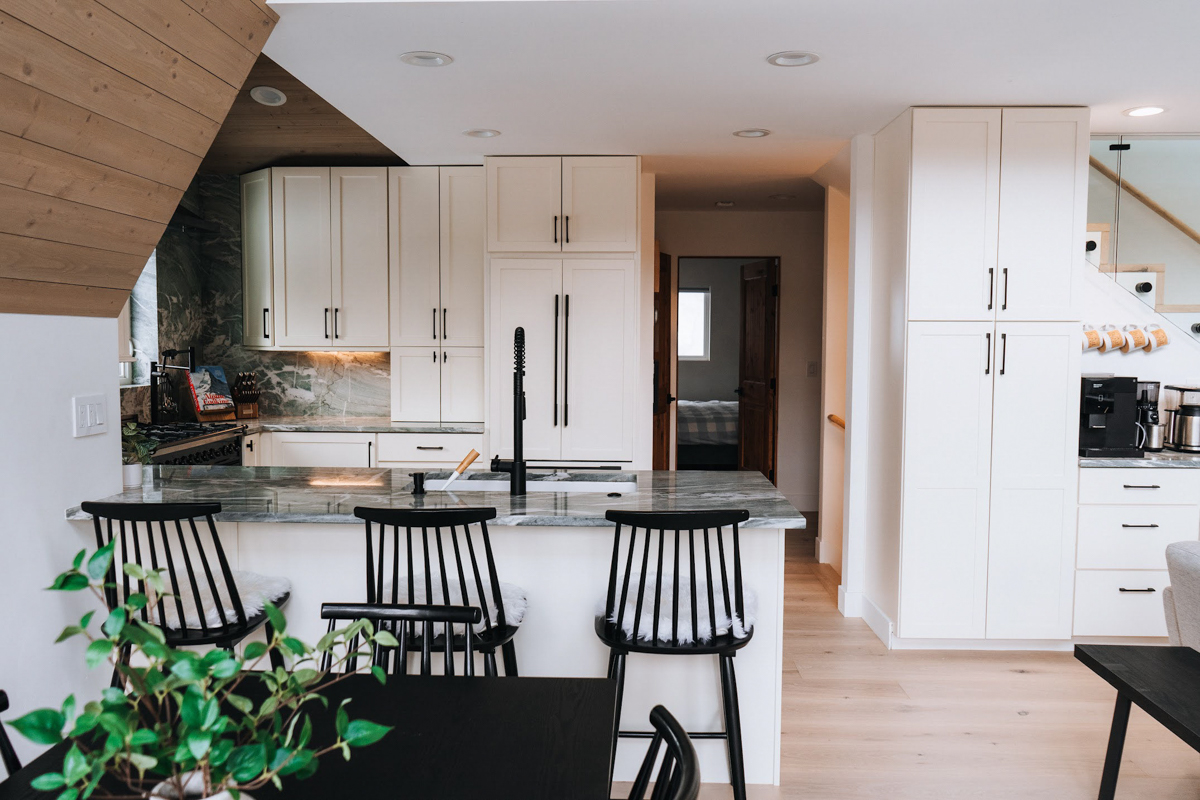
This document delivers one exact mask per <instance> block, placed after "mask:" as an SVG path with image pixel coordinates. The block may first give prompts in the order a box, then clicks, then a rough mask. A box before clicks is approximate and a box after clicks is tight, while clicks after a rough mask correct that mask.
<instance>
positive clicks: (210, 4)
mask: <svg viewBox="0 0 1200 800" xmlns="http://www.w3.org/2000/svg"><path fill="white" fill-rule="evenodd" d="M183 1H184V2H185V3H187V4H188V5H189V6H190V7H191V8H192V9H194V10H195V11H196V12H198V13H200V14H201V15H203V16H204V17H205V18H206V19H208V20H209V21H210V22H212V23H213V24H214V25H216V26H217V27H218V28H220V29H221V30H223V31H225V32H226V33H227V34H229V35H230V36H231V37H233V39H234V40H235V41H236V42H237V43H238V44H240V45H241V46H242V47H244V48H246V49H247V50H249V51H250V52H251V53H253V54H254V56H255V57H256V58H257V57H258V54H259V53H261V52H262V49H263V45H264V44H266V43H267V37H268V36H269V35H270V34H271V30H272V29H273V28H274V27H275V23H276V22H278V21H279V15H278V14H276V13H275V11H274V10H273V9H270V8H268V7H267V4H266V3H265V2H263V3H262V4H259V3H256V2H254V0H183Z"/></svg>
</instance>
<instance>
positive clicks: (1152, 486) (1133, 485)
mask: <svg viewBox="0 0 1200 800" xmlns="http://www.w3.org/2000/svg"><path fill="white" fill-rule="evenodd" d="M1123 486H1124V487H1125V488H1126V489H1161V488H1162V487H1161V486H1159V485H1158V484H1157V483H1126V484H1123Z"/></svg>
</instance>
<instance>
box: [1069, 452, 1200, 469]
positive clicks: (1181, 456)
mask: <svg viewBox="0 0 1200 800" xmlns="http://www.w3.org/2000/svg"><path fill="white" fill-rule="evenodd" d="M1079 466H1080V467H1084V468H1093V467H1109V468H1122V469H1124V468H1129V467H1133V468H1136V469H1200V453H1176V452H1173V451H1170V450H1164V451H1163V452H1161V453H1146V455H1145V456H1144V457H1143V458H1080V459H1079Z"/></svg>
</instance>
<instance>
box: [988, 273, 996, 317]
mask: <svg viewBox="0 0 1200 800" xmlns="http://www.w3.org/2000/svg"><path fill="white" fill-rule="evenodd" d="M995 299H996V268H995V267H988V311H991V310H992V304H993V302H994V301H995Z"/></svg>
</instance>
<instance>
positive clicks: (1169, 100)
mask: <svg viewBox="0 0 1200 800" xmlns="http://www.w3.org/2000/svg"><path fill="white" fill-rule="evenodd" d="M271 5H272V7H273V8H275V9H276V10H277V11H278V12H279V15H280V22H279V25H278V26H277V27H276V29H275V32H274V33H273V34H272V36H271V38H270V39H269V40H268V41H267V45H266V48H265V50H264V52H265V53H266V54H267V55H268V56H270V57H271V58H272V59H274V60H275V61H276V62H278V63H279V64H280V65H281V66H283V67H284V68H286V69H287V70H288V71H289V72H291V73H292V74H293V75H295V76H296V77H297V78H299V79H300V80H301V81H302V82H304V83H306V84H308V85H309V86H310V87H311V88H312V89H313V90H314V91H316V92H317V93H318V94H320V95H321V96H322V97H324V98H325V99H326V100H328V101H329V102H330V103H332V104H333V105H334V106H336V107H337V108H338V109H339V110H341V111H342V112H343V113H345V114H346V115H347V116H349V117H350V118H351V119H353V120H354V121H355V122H357V123H358V124H359V125H361V126H362V127H363V128H365V129H366V130H367V131H368V132H370V133H371V134H372V135H373V136H375V137H376V138H378V139H379V140H380V141H381V142H383V143H384V144H386V145H387V146H388V147H390V148H391V149H392V150H393V151H395V152H396V153H397V154H399V155H400V156H402V157H403V158H405V159H406V160H407V161H408V162H409V163H411V164H466V163H480V162H481V159H482V157H483V156H485V155H490V154H515V155H529V154H545V153H562V154H638V155H642V156H644V157H645V161H646V166H647V169H648V170H650V171H654V172H656V173H657V174H658V176H659V177H658V189H659V205H660V207H664V208H711V207H712V203H713V202H714V201H716V200H727V199H732V200H734V201H735V202H736V203H737V204H738V205H737V207H738V208H741V209H746V208H791V209H794V208H795V207H798V206H805V205H809V204H811V203H813V202H814V201H816V202H819V198H820V189H819V187H816V186H815V185H814V184H812V182H811V181H809V180H808V177H809V176H810V175H812V173H813V172H815V171H816V170H817V169H818V168H819V167H820V166H821V165H822V164H824V163H825V162H826V161H828V160H829V159H830V158H831V157H832V156H833V155H834V154H835V153H837V151H838V150H840V149H841V148H842V146H843V144H844V143H845V141H846V140H847V139H849V138H850V137H851V136H853V135H855V134H858V133H873V132H875V131H877V130H878V129H879V128H881V127H882V126H883V125H885V124H886V123H887V122H888V121H889V120H891V119H892V118H894V117H895V116H896V115H897V114H899V113H900V112H901V111H902V110H903V109H904V108H906V107H907V106H910V105H985V104H986V105H1051V104H1055V105H1057V104H1069V105H1088V106H1091V107H1092V127H1093V129H1094V130H1096V131H1105V132H1109V131H1111V132H1139V133H1141V132H1198V131H1200V47H1197V46H1196V44H1195V32H1196V30H1197V27H1198V24H1200V4H1198V3H1195V2H1194V0H1160V1H1158V2H1149V3H1145V2H1144V3H1140V4H1133V3H1129V2H1128V0H1122V2H1118V1H1117V0H1055V2H1052V3H1048V2H1046V0H986V2H985V1H984V0H906V1H905V2H896V0H824V1H823V2H814V1H812V0H568V1H566V2H562V1H561V0H535V1H534V2H529V1H527V0H509V1H507V2H496V1H493V2H445V1H443V2H354V3H349V2H334V1H330V2H315V3H314V2H292V0H273V1H272V2H271ZM789 49H802V50H812V51H815V52H817V53H819V54H820V55H821V61H820V62H819V63H817V64H815V65H812V66H808V67H798V68H779V67H773V66H770V65H769V64H767V63H766V61H765V58H766V56H768V55H769V54H771V53H774V52H777V51H780V50H789ZM409 50H435V51H439V52H444V53H449V54H450V55H452V56H453V57H454V59H455V61H454V63H453V64H451V65H449V66H447V67H442V68H436V69H431V68H421V67H411V66H408V65H406V64H403V63H401V62H400V61H399V59H398V58H397V56H399V54H401V53H403V52H406V51H409ZM1150 104H1153V105H1161V106H1165V107H1166V108H1167V109H1168V112H1167V113H1166V114H1162V115H1160V116H1158V117H1146V118H1140V119H1134V118H1130V117H1126V116H1124V115H1122V113H1121V111H1122V110H1123V109H1126V108H1130V107H1132V106H1137V105H1150ZM750 127H756V128H768V129H770V130H771V131H773V134H772V135H771V136H769V137H766V138H764V139H740V138H737V137H734V136H732V135H731V134H732V132H733V131H734V130H738V129H740V128H750ZM468 128H495V129H498V130H500V131H502V133H503V135H502V136H499V137H497V138H495V139H490V140H481V139H472V138H468V137H466V136H463V135H461V131H463V130H465V129H468ZM773 193H790V194H797V195H798V199H797V200H795V201H791V202H784V203H781V202H779V201H771V200H768V199H767V195H769V194H773Z"/></svg>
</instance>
